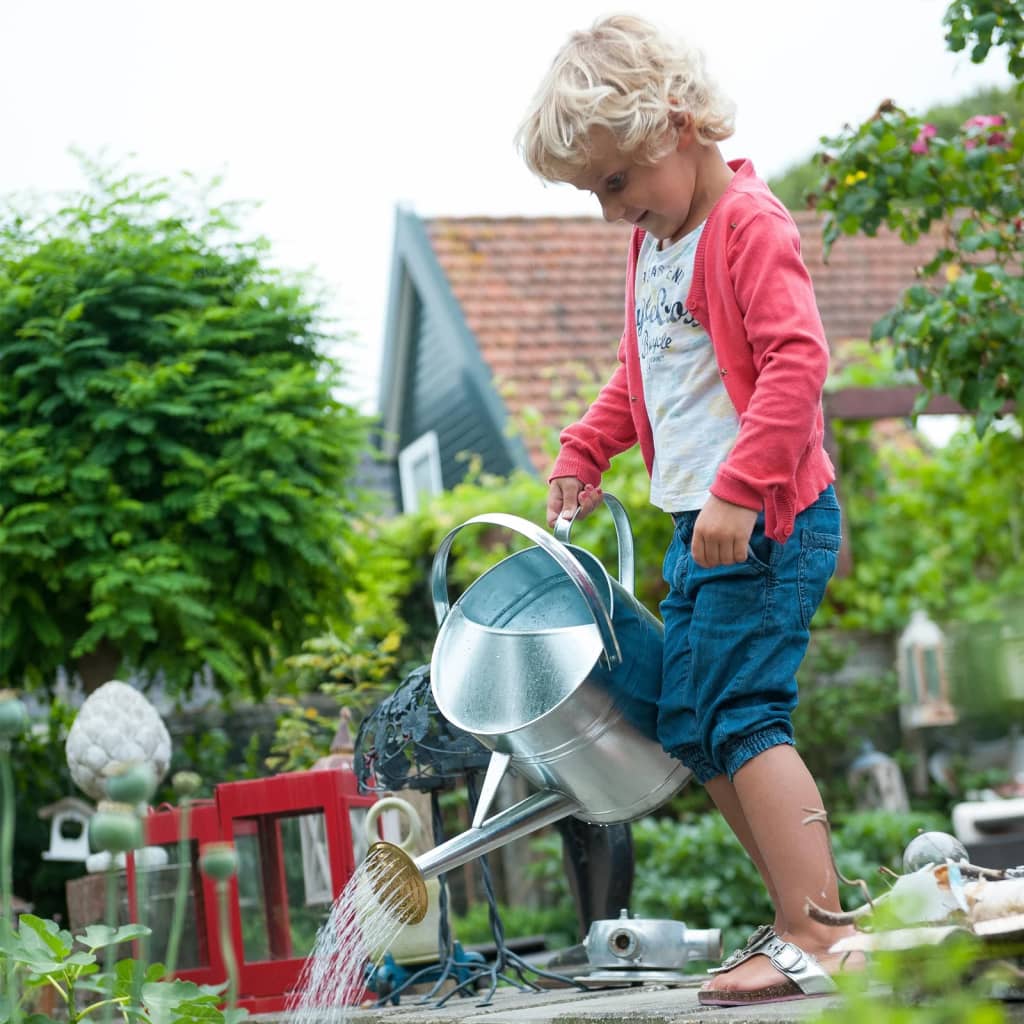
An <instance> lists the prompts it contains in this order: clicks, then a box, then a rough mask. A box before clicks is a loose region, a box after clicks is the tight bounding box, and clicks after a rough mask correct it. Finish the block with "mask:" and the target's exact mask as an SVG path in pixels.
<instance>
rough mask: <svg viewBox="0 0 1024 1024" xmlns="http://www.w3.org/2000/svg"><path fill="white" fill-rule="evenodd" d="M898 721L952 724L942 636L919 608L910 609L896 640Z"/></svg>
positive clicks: (926, 725) (916, 724)
mask: <svg viewBox="0 0 1024 1024" xmlns="http://www.w3.org/2000/svg"><path fill="white" fill-rule="evenodd" d="M897 672H898V675H899V682H900V697H901V702H900V723H901V724H902V725H903V728H904V729H925V728H929V727H931V726H938V725H953V724H954V723H955V722H956V720H957V713H956V708H954V707H953V704H952V702H951V700H950V687H949V673H948V670H947V667H946V638H945V636H944V635H943V632H942V630H941V629H939V627H938V626H937V625H936V624H935V623H934V622H933V621H932V620H931V619H930V618H929V617H928V613H927V612H926V611H924V610H923V609H920V608H918V609H915V610H914V612H912V613H911V616H910V622H909V623H908V624H907V628H906V629H904V631H903V633H902V635H901V636H900V639H899V644H898V660H897Z"/></svg>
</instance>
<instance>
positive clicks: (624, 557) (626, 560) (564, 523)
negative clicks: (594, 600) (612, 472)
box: [555, 494, 636, 594]
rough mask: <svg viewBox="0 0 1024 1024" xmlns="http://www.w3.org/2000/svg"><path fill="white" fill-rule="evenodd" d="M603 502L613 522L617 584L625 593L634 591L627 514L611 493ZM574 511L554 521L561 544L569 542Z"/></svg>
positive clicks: (630, 531) (634, 574)
mask: <svg viewBox="0 0 1024 1024" xmlns="http://www.w3.org/2000/svg"><path fill="white" fill-rule="evenodd" d="M604 503H605V504H606V505H607V506H608V511H609V512H611V514H612V522H613V523H615V541H616V544H617V546H618V551H619V584H620V585H621V586H622V588H623V590H625V591H626V592H627V593H630V594H632V593H634V588H635V586H636V567H635V562H634V559H633V530H632V528H631V527H630V525H629V516H628V515H627V514H626V510H625V508H624V507H623V505H622V502H621V501H619V499H618V498H616V497H615V495H613V494H606V495H605V496H604ZM579 510H580V509H579V506H578V505H577V506H576V512H574V513H573V516H572V518H571V519H563V518H562V517H561V516H559V517H558V519H557V520H556V521H555V537H557V538H558V540H560V541H561V542H562V543H563V544H568V543H569V535H570V534H571V533H572V524H573V523H575V522H576V513H578V512H579Z"/></svg>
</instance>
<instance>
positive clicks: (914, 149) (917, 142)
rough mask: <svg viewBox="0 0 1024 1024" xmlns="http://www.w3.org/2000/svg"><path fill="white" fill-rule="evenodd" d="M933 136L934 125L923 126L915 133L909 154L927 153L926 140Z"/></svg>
mask: <svg viewBox="0 0 1024 1024" xmlns="http://www.w3.org/2000/svg"><path fill="white" fill-rule="evenodd" d="M934 135H935V125H933V124H923V125H921V130H920V131H919V132H918V133H917V138H916V139H914V141H913V142H912V143H911V144H910V152H911V153H927V152H928V140H929V139H930V138H932V137H933V136H934Z"/></svg>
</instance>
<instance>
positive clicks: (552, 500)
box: [548, 476, 753, 529]
mask: <svg viewBox="0 0 1024 1024" xmlns="http://www.w3.org/2000/svg"><path fill="white" fill-rule="evenodd" d="M603 497H604V494H603V492H602V491H601V488H600V487H594V486H593V484H584V483H583V482H582V481H581V480H578V479H577V478H576V477H574V476H556V477H555V479H554V480H552V481H551V486H550V487H548V526H554V525H555V523H556V522H557V521H558V517H559V516H563V517H564V518H565V519H572V517H573V514H574V513H575V512H576V508H577V506H578V507H579V510H580V511H579V515H577V516H576V518H577V519H583V518H584V517H585V516H587V515H589V514H590V513H591V512H593V511H594V509H595V508H597V506H598V505H599V504H600V503H601V499H602V498H603ZM751 529H753V527H751Z"/></svg>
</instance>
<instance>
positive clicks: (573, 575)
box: [430, 495, 622, 669]
mask: <svg viewBox="0 0 1024 1024" xmlns="http://www.w3.org/2000/svg"><path fill="white" fill-rule="evenodd" d="M607 498H608V495H605V499H606V500H607ZM474 523H487V524H488V525H489V526H503V527H505V529H507V530H512V531H513V532H514V533H518V534H521V535H522V536H523V537H526V539H527V540H532V541H533V543H534V544H536V545H537V547H539V548H541V549H543V550H544V551H546V552H547V553H548V554H549V555H550V556H551V557H552V558H553V559H554V560H555V562H557V563H558V566H559V568H560V569H561V570H562V571H563V572H564V573H565V574H566V576H568V577H569V579H570V580H572V582H573V583H574V584H575V586H576V589H577V590H578V591H579V592H580V595H581V596H582V598H583V600H584V601H585V602H586V604H587V607H588V608H589V609H590V614H591V615H592V616H593V619H594V624H595V625H596V626H597V631H598V633H599V634H600V636H601V644H602V646H603V647H604V655H605V659H606V660H607V662H608V667H609V668H610V669H614V668H616V667H618V665H619V664H621V662H622V651H621V650H620V649H619V642H618V640H616V638H615V630H614V629H613V628H612V620H611V617H610V616H609V615H608V609H607V608H605V606H604V603H603V602H602V601H601V597H600V595H599V594H598V592H597V588H596V587H595V586H594V581H593V580H592V579H591V578H590V576H589V575H587V571H586V570H585V569H584V568H583V566H582V565H580V563H579V561H577V559H576V558H574V557H573V555H572V553H571V552H570V551H569V550H568V549H567V548H566V547H565V545H564V544H562V543H561V542H560V541H558V540H555V538H554V537H552V536H551V535H550V534H549V533H546V532H545V531H544V530H542V529H541V528H540V527H539V526H535V525H534V524H533V523H531V522H530V521H529V520H528V519H521V518H520V517H519V516H513V515H509V514H507V513H505V512H491V513H488V514H485V515H479V516H473V518H472V519H467V520H466V521H465V522H464V523H463V524H462V525H461V526H456V527H455V529H454V530H451V531H450V532H449V533H448V535H447V536H446V537H445V538H444V540H442V541H441V544H440V546H439V547H438V549H437V552H436V554H435V555H434V564H433V567H432V570H431V574H430V591H431V596H432V597H433V599H434V614H435V616H436V617H437V624H438V626H440V625H441V623H442V622H444V620H445V618H446V617H447V615H448V612H449V611H450V610H451V604H450V603H449V601H448V553H449V552H450V551H451V548H452V542H453V541H454V540H455V536H456V534H457V533H459V531H460V530H462V529H464V528H465V527H467V526H471V525H473V524H474Z"/></svg>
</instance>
